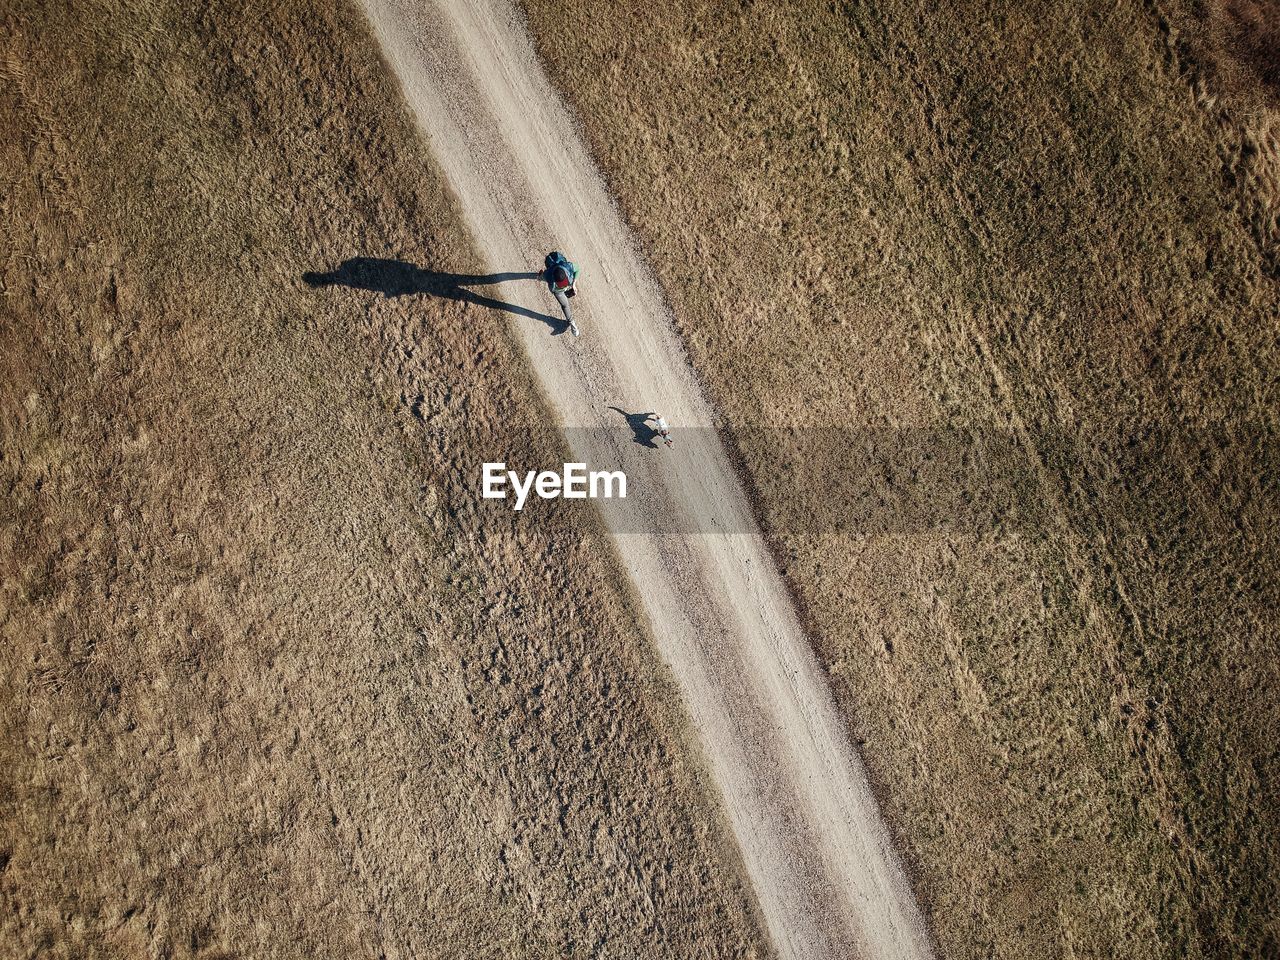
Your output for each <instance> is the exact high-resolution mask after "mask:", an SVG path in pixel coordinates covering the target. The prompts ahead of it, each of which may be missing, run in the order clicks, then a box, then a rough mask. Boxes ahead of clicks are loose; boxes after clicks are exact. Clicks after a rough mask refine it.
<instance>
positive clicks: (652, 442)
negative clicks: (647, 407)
mask: <svg viewBox="0 0 1280 960" xmlns="http://www.w3.org/2000/svg"><path fill="white" fill-rule="evenodd" d="M609 409H610V410H613V411H615V412H617V413H620V414H622V416H624V417H626V418H627V426H629V427H630V428H631V440H632V442H633V443H638V444H640V446H642V447H648V448H649V449H650V450H657V449H658V444H657V439H658V431H657V430H655V429H653V427H651V426H649V418H650V417H652V416H654V414H653V412H652V411H650V412H649V413H627V411H625V410H623V409H622V408H621V407H610V408H609Z"/></svg>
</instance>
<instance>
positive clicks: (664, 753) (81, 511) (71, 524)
mask: <svg viewBox="0 0 1280 960" xmlns="http://www.w3.org/2000/svg"><path fill="white" fill-rule="evenodd" d="M258 6H259V5H253V4H250V5H248V7H247V8H242V7H241V6H239V5H236V4H230V3H222V2H215V3H214V4H213V5H212V6H207V7H202V8H201V11H200V12H199V13H196V14H192V13H191V12H190V10H191V8H190V7H188V6H185V5H183V4H178V3H155V4H142V5H137V4H126V3H122V2H112V3H87V2H86V3H81V2H74V3H71V4H69V5H65V6H64V5H48V4H41V3H29V2H18V3H16V4H15V3H9V4H7V5H6V6H5V9H4V11H3V13H0V131H2V133H3V135H0V231H2V235H3V241H2V242H0V284H2V290H0V292H2V294H3V299H2V301H0V402H2V403H3V416H0V453H2V455H3V470H2V473H0V477H2V480H0V482H2V484H3V494H2V496H0V576H2V579H3V588H2V591H3V592H2V593H0V631H2V635H3V645H2V647H0V685H2V689H0V711H2V712H3V713H2V716H3V723H2V724H0V954H3V955H4V956H7V957H27V956H30V957H35V956H40V957H46V956H50V957H77V958H80V957H120V956H139V957H141V956H154V957H195V956H198V957H205V958H212V957H233V956H235V957H239V956H253V957H267V956H279V957H306V958H311V957H319V956H326V957H341V958H350V957H512V956H538V957H546V956H601V957H605V956H612V957H635V956H673V957H675V956H679V957H689V956H759V955H762V954H764V953H767V948H766V946H765V945H764V941H763V939H762V936H761V934H760V932H759V928H758V925H757V922H756V919H755V912H754V907H753V906H752V904H751V901H750V896H749V893H748V892H747V891H745V890H744V888H743V886H742V883H741V881H740V880H739V879H738V878H739V875H740V874H739V867H738V864H737V861H736V854H735V853H734V852H733V850H732V848H731V845H730V844H729V843H728V842H727V841H726V839H725V834H724V832H723V829H722V827H721V825H720V823H721V821H720V820H719V812H718V808H717V807H716V804H715V802H714V800H713V799H712V798H710V797H709V796H708V794H707V791H706V789H705V787H704V785H703V783H702V781H701V774H700V773H699V769H700V768H699V762H698V759H697V757H696V755H694V753H693V752H692V751H691V749H690V748H689V747H688V746H687V745H686V742H685V735H684V728H683V724H684V720H683V715H682V714H681V712H680V710H679V708H678V707H677V706H676V705H675V703H674V698H673V694H672V689H671V686H670V684H669V681H668V680H667V679H666V677H665V675H664V674H663V671H662V669H661V668H660V666H659V665H658V664H657V663H656V662H655V659H654V654H653V652H652V650H651V647H650V645H649V641H648V639H647V637H646V634H645V632H644V630H643V628H642V626H640V625H638V624H637V622H636V619H637V616H636V612H635V609H634V607H633V604H632V600H631V599H630V597H629V595H628V594H627V592H626V590H625V588H624V587H622V586H621V585H620V584H621V583H622V576H621V574H620V572H619V569H618V567H617V566H616V565H615V563H614V560H613V557H612V554H611V551H610V548H609V546H608V542H607V541H606V540H605V539H604V538H603V537H601V536H599V535H598V534H594V533H591V532H587V533H583V532H582V530H583V529H584V527H585V528H587V529H588V531H589V528H590V525H589V524H587V525H584V524H583V523H581V522H575V523H574V524H572V525H569V524H560V523H559V521H558V519H557V516H556V515H555V514H554V512H552V511H548V512H547V513H546V514H545V515H544V517H543V518H542V522H541V523H539V524H538V525H536V526H534V525H531V524H524V525H517V523H516V522H515V521H514V519H513V516H514V515H513V514H511V513H510V512H509V511H508V510H507V509H506V507H504V506H499V505H486V506H494V509H493V510H491V511H488V510H482V509H481V508H480V506H479V505H478V504H477V501H476V492H477V485H478V476H479V463H480V462H481V461H482V460H483V459H487V458H489V457H492V456H493V455H494V454H498V455H499V456H501V455H502V454H503V453H504V452H507V451H511V450H517V451H519V452H520V455H521V457H522V459H524V460H529V461H531V462H535V463H548V464H549V463H556V462H559V460H558V457H559V455H560V454H561V449H560V443H561V440H560V439H559V437H558V436H557V435H556V434H555V433H554V432H553V431H551V430H549V429H547V428H546V427H545V426H544V424H545V422H546V417H547V414H546V411H545V408H544V407H543V404H542V401H541V399H540V398H539V397H538V396H537V395H536V394H535V392H534V391H533V389H532V388H531V387H530V386H529V383H530V380H529V377H528V373H527V370H526V368H525V366H524V364H523V361H522V359H521V358H520V356H519V354H518V351H516V350H515V349H514V348H513V346H512V341H511V340H510V339H509V331H508V326H507V324H508V322H509V318H508V315H506V314H504V313H502V312H500V311H497V310H494V309H491V308H489V307H486V306H484V305H483V304H479V303H475V302H472V303H466V302H461V301H459V300H458V299H452V298H449V297H447V296H446V297H444V298H432V297H429V296H425V295H403V296H384V295H383V293H382V292H379V290H380V289H381V290H389V291H390V292H392V293H395V292H397V289H396V288H397V287H399V288H403V287H404V286H405V284H408V287H409V288H415V282H416V281H415V277H417V276H418V275H417V274H416V273H415V270H414V268H412V267H394V266H384V267H382V268H379V269H380V270H381V271H382V273H379V274H377V275H375V276H372V277H371V278H366V279H369V283H367V284H365V286H372V287H373V289H372V290H370V289H359V287H360V286H361V284H359V283H357V284H356V285H355V288H353V287H351V286H342V285H337V286H333V285H330V286H325V285H318V286H314V287H312V286H309V285H308V284H306V283H304V282H303V279H302V277H303V275H304V274H305V273H307V272H309V271H314V272H320V273H324V272H327V271H331V270H333V269H334V268H336V267H337V266H338V265H339V264H340V263H341V262H343V261H345V260H347V259H348V258H352V257H356V256H367V257H381V258H390V259H392V260H395V259H403V260H404V261H407V262H410V263H412V264H416V265H417V266H420V267H429V268H431V269H433V270H437V271H444V272H457V273H467V272H470V271H474V270H475V269H476V266H477V264H475V263H474V262H472V261H471V259H470V256H471V254H470V247H469V243H468V240H467V239H466V238H465V237H464V236H463V235H462V234H461V233H460V230H459V228H458V226H457V223H458V216H457V211H456V210H454V209H452V207H451V203H450V201H449V199H448V198H447V197H446V196H445V194H444V193H443V191H442V189H441V186H440V183H439V181H438V180H437V179H436V175H435V173H434V169H433V166H432V163H431V160H430V158H429V157H428V156H426V155H425V154H424V151H423V148H422V147H421V145H420V144H419V142H418V139H417V137H416V135H415V134H414V132H413V131H412V130H411V129H410V128H409V123H408V120H407V119H406V116H405V114H404V111H403V109H402V106H401V104H400V101H399V95H398V92H397V91H396V90H395V89H394V88H393V86H392V84H391V83H390V81H389V80H388V78H387V74H386V72H385V70H384V68H383V65H382V64H381V63H380V62H379V61H378V59H377V56H376V54H375V53H374V52H373V49H372V46H371V41H370V40H369V39H368V37H367V35H366V33H365V31H364V27H363V24H362V22H361V20H360V19H359V17H358V15H356V14H353V13H352V12H351V11H349V10H346V9H345V8H344V7H339V8H338V9H335V8H334V7H333V6H331V5H328V4H309V3H306V2H302V0H286V2H284V3H280V4H270V5H265V7H264V8H263V9H262V10H257V7H258ZM406 278H407V279H406ZM357 279H358V278H357ZM425 285H426V286H428V287H430V286H431V284H425ZM436 286H439V284H438V283H437V284H436ZM400 292H403V290H401V291H400ZM575 531H576V532H575Z"/></svg>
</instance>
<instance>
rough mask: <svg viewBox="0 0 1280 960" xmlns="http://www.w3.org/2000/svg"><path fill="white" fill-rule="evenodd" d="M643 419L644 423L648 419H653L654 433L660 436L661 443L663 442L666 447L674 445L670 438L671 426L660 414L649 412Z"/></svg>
mask: <svg viewBox="0 0 1280 960" xmlns="http://www.w3.org/2000/svg"><path fill="white" fill-rule="evenodd" d="M644 419H645V422H646V423H647V422H649V421H650V420H652V421H653V430H654V433H656V434H657V435H658V436H660V437H661V438H662V442H663V443H665V444H666V445H667V446H668V447H670V446H673V445H674V442H673V441H672V439H671V427H670V426H668V425H667V421H666V420H665V419H664V418H663V417H662V415H661V414H657V413H651V414H649V416H647V417H645V418H644Z"/></svg>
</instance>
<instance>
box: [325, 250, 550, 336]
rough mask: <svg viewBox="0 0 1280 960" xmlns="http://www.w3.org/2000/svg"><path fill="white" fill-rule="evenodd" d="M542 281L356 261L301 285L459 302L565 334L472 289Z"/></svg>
mask: <svg viewBox="0 0 1280 960" xmlns="http://www.w3.org/2000/svg"><path fill="white" fill-rule="evenodd" d="M539 277H540V274H538V273H537V272H528V273H480V274H474V273H440V272H438V271H435V270H423V269H422V268H421V267H415V266H414V265H413V264H412V263H406V262H405V261H403V260H384V259H382V258H380V257H353V258H351V259H350V260H345V261H343V262H342V264H341V265H340V266H339V267H338V268H337V269H336V270H332V271H330V272H329V273H316V272H313V271H308V272H307V273H304V274H303V275H302V282H303V283H305V284H306V285H307V286H309V287H351V288H352V289H353V290H372V291H373V292H375V293H380V294H382V295H383V296H384V297H388V298H391V297H404V296H409V295H411V294H415V293H420V294H426V295H427V296H429V297H443V298H444V299H446V300H459V301H461V302H462V303H474V304H476V305H477V306H480V307H489V308H490V309H492V310H503V311H505V312H507V313H514V314H515V315H516V316H520V317H528V318H529V319H530V320H541V321H542V322H543V323H545V324H546V325H547V326H549V327H550V328H551V332H552V333H553V334H557V335H558V334H561V333H564V332H565V331H566V330H568V329H569V324H568V323H566V322H565V321H564V320H563V319H562V318H560V317H553V316H550V315H549V314H545V313H538V312H537V311H534V310H529V309H527V308H526V307H521V306H517V305H516V304H514V303H507V302H506V301H504V300H496V299H494V298H493V297H487V296H485V295H484V294H482V293H476V292H475V291H474V290H472V289H470V288H471V287H483V286H489V285H491V284H495V283H506V282H507V281H509V280H537V279H539Z"/></svg>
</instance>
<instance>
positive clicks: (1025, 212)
mask: <svg viewBox="0 0 1280 960" xmlns="http://www.w3.org/2000/svg"><path fill="white" fill-rule="evenodd" d="M524 5H525V8H526V10H527V12H528V15H529V18H530V21H531V25H532V29H533V32H534V34H535V36H536V38H537V39H538V41H539V49H540V52H541V54H542V56H543V57H544V59H545V61H546V62H547V64H548V67H549V70H550V71H551V74H552V76H553V78H554V79H555V80H556V81H557V82H558V84H559V86H560V87H561V89H562V90H563V91H564V92H565V94H566V96H567V97H568V98H569V99H570V101H571V103H572V105H573V106H574V107H575V108H576V111H577V113H578V114H579V116H580V119H581V122H582V124H583V127H584V128H585V131H586V133H587V135H588V138H589V140H590V142H591V143H592V145H593V149H594V151H595V153H596V155H597V157H598V159H599V160H600V162H601V164H602V166H603V168H604V171H605V174H606V176H607V177H608V178H609V179H610V181H611V183H612V185H613V188H614V191H615V193H616V195H617V196H618V198H619V201H620V203H621V205H622V207H623V209H624V211H625V213H626V214H627V216H628V218H629V220H630V221H631V223H632V224H633V225H634V227H635V229H636V231H637V233H638V235H639V236H640V238H641V240H642V242H643V243H644V244H645V245H646V246H647V247H648V249H649V251H650V252H651V254H652V258H651V259H652V263H653V265H654V268H655V270H656V271H657V272H658V273H659V274H660V277H661V279H662V281H663V284H664V287H665V289H666V291H667V293H668V295H669V297H670V300H671V302H672V304H673V307H674V310H675V314H676V318H677V322H678V323H679V324H680V326H681V328H682V331H683V334H684V337H685V339H686V342H687V344H688V346H689V349H690V351H691V354H692V357H693V360H694V363H695V366H697V368H698V369H699V371H700V372H701V373H702V374H703V375H704V377H705V378H706V382H707V386H708V388H709V391H710V393H711V395H712V397H713V399H714V400H715V402H716V403H717V405H718V407H719V409H720V411H721V412H722V413H723V415H724V418H725V421H726V429H727V431H728V433H729V434H730V435H731V436H732V438H733V439H734V441H735V442H736V443H737V445H738V448H739V452H740V455H741V461H742V465H743V469H744V472H745V474H746V476H747V478H748V480H749V481H750V483H751V484H752V485H753V487H754V490H755V493H756V497H757V502H758V507H759V509H760V511H761V515H762V518H763V521H764V523H765V525H766V527H767V529H768V530H769V533H770V537H771V541H772V543H773V546H774V548H775V550H776V553H777V556H778V559H779V563H780V564H781V566H782V568H783V569H784V571H785V572H786V575H787V577H788V580H789V582H790V584H791V587H792V589H793V590H794V591H795V593H796V595H797V597H798V598H799V600H800V602H801V604H802V607H803V609H804V610H805V613H806V616H807V618H808V622H809V625H810V627H811V630H812V633H813V636H814V640H815V644H816V647H817V650H818V653H819V655H820V658H821V660H822V661H823V663H824V664H825V666H826V668H827V669H828V671H829V672H830V676H831V678H832V681H833V683H834V685H835V687H836V691H837V695H838V698H839V700H840V702H841V704H842V706H843V709H844V711H845V715H846V716H847V718H848V723H849V729H850V732H851V735H852V736H853V737H855V738H856V741H857V742H858V744H860V746H861V748H862V750H863V753H864V755H865V757H866V759H867V762H868V765H869V767H870V768H871V770H872V772H873V774H874V776H875V778H876V780H877V781H878V784H879V792H880V795H881V797H882V800H883V803H884V806H885V810H886V812H887V815H888V817H889V818H890V820H891V822H892V824H893V826H894V829H895V831H896V833H897V835H898V837H899V838H900V843H901V845H902V847H903V849H904V851H905V852H906V853H907V855H908V857H909V859H910V861H911V863H912V865H913V870H914V873H915V876H916V882H917V887H918V890H919V892H920V894H921V895H922V897H923V898H924V900H925V902H926V903H927V905H928V908H929V910H930V913H931V917H932V923H933V925H934V929H935V932H936V934H937V937H938V939H939V942H940V945H941V948H942V952H943V953H944V955H946V956H948V957H954V958H969V957H973V958H977V957H1008V958H1027V960H1031V958H1035V960H1040V958H1047V957H1123V958H1157V957H1162V958H1197V957H1241V958H1243V957H1258V956H1269V955H1275V954H1276V953H1277V952H1280V925H1278V921H1277V917H1278V916H1280V914H1277V912H1276V910H1275V904H1277V903H1280V889H1278V887H1277V884H1278V883H1280V880H1278V878H1280V812H1278V811H1277V808H1276V800H1275V797H1276V795H1277V774H1278V773H1280V754H1278V753H1277V746H1276V745H1277V743H1280V697H1278V696H1277V694H1276V690H1277V686H1278V681H1280V667H1277V656H1276V654H1277V644H1276V622H1277V613H1278V612H1280V596H1278V592H1280V582H1278V579H1277V576H1276V557H1277V555H1278V554H1277V549H1278V547H1280V543H1278V542H1277V538H1278V534H1277V529H1278V524H1277V520H1278V519H1280V518H1278V516H1277V514H1278V512H1280V511H1277V504H1276V491H1277V479H1278V478H1277V463H1276V454H1275V450H1276V411H1277V409H1280V354H1278V352H1277V351H1278V348H1277V332H1278V329H1277V317H1278V316H1280V291H1278V289H1277V280H1276V268H1275V264H1276V262H1277V261H1276V249H1275V246H1274V244H1275V241H1276V240H1277V236H1276V233H1275V224H1276V222H1277V221H1276V213H1277V207H1276V197H1277V194H1276V192H1275V189H1274V185H1275V183H1276V182H1277V180H1276V171H1277V170H1278V169H1280V167H1277V166H1276V165H1275V162H1274V161H1275V158H1276V156H1277V152H1276V142H1275V133H1274V131H1275V129H1276V127H1275V126H1274V120H1275V106H1274V101H1273V96H1274V91H1272V92H1271V93H1268V92H1267V86H1268V85H1269V84H1273V82H1274V80H1273V78H1271V76H1270V73H1269V72H1268V71H1271V69H1272V67H1273V66H1274V62H1273V61H1270V60H1267V59H1266V57H1267V54H1268V51H1269V53H1270V56H1272V57H1274V53H1275V51H1274V49H1273V45H1272V44H1271V42H1270V40H1268V39H1266V35H1265V34H1264V35H1262V38H1261V39H1259V35H1258V34H1257V33H1256V32H1254V33H1250V31H1251V30H1254V27H1250V26H1249V24H1250V23H1253V24H1254V25H1255V27H1256V25H1257V23H1264V24H1265V23H1270V24H1271V27H1272V28H1274V26H1275V23H1276V21H1275V19H1274V8H1273V7H1271V6H1270V5H1267V6H1264V5H1262V4H1246V3H1237V4H1231V5H1228V7H1229V9H1226V10H1225V12H1224V10H1223V9H1220V8H1217V7H1211V8H1209V9H1208V10H1199V9H1192V8H1190V7H1185V6H1183V5H1180V4H1172V3H1170V4H1165V3H1149V4H1138V3H1121V4H1118V5H1111V4H1099V3H1085V4H1050V3H1030V4H1013V3H1007V4H999V5H996V6H995V7H994V8H993V7H992V6H991V5H989V4H960V5H949V6H948V5H944V6H942V7H939V6H938V5H937V4H926V3H914V2H907V0H886V2H880V3H869V4H866V3H855V4H828V3H822V2H805V3H799V4H791V5H780V4H757V3H678V2H668V3H660V4H656V5H655V4H633V3H628V2H614V3H604V4H599V3H595V4H588V3H584V2H579V0H525V2H524ZM1245 7H1248V8H1249V9H1248V10H1246V11H1245V13H1244V14H1241V13H1240V11H1241V10H1243V9H1244V8H1245ZM1257 10H1262V11H1263V12H1264V14H1265V15H1264V16H1263V18H1262V19H1261V20H1258V19H1257V18H1256V17H1254V18H1253V19H1252V20H1251V19H1250V18H1251V17H1252V16H1253V14H1252V13H1250V12H1249V11H1254V12H1255V13H1256V11H1257ZM1233 11H1234V13H1233ZM1206 17H1207V18H1208V19H1209V20H1210V21H1212V22H1214V23H1217V24H1218V26H1217V27H1215V28H1213V29H1212V30H1210V29H1206V28H1204V26H1203V24H1204V23H1205V20H1204V19H1203V18H1206ZM1223 17H1225V18H1226V19H1225V20H1223V19H1222V18H1223ZM1214 18H1217V19H1216V20H1215V19H1214ZM1268 18H1270V19H1268ZM1223 23H1226V26H1222V24H1223ZM1242 25H1243V26H1242ZM1215 31H1216V32H1215ZM566 36H568V37H571V42H565V38H566ZM1215 38H1217V39H1216V40H1215ZM1193 41H1194V42H1193ZM1219 41H1220V42H1219ZM1215 44H1216V45H1215ZM1231 58H1234V59H1231ZM1215 64H1217V68H1216V69H1215ZM1251 78H1252V79H1251ZM1228 80H1229V81H1230V82H1229V83H1228V82H1227V81H1228ZM1251 84H1252V86H1251ZM793 426H798V427H801V428H815V429H816V428H823V429H828V428H838V430H837V431H836V435H838V436H839V437H841V438H842V440H841V442H840V443H831V444H825V445H824V444H820V443H813V442H810V443H808V444H807V446H806V447H805V449H806V450H807V452H808V456H809V457H810V458H812V459H811V461H810V462H809V463H807V464H805V465H803V466H804V469H802V470H799V471H796V470H793V469H791V466H790V465H789V463H788V460H789V458H790V457H791V455H792V451H793V450H794V449H795V447H794V446H792V445H791V444H792V440H791V439H788V438H794V435H793V434H791V433H789V432H788V431H786V430H782V429H779V430H769V429H765V428H767V427H779V428H785V427H793ZM895 432H896V433H898V434H900V435H901V436H902V437H903V438H904V440H903V443H902V445H901V446H902V449H900V450H897V451H894V450H893V449H892V448H891V447H890V450H889V453H888V454H887V455H886V456H884V457H883V458H866V457H862V458H857V459H854V460H852V461H848V460H845V459H844V456H843V454H844V453H847V452H848V451H850V450H853V451H858V450H861V449H864V448H865V447H867V446H868V445H871V444H874V445H877V446H876V448H877V449H879V450H883V449H885V447H886V443H885V440H884V438H885V437H892V436H893V435H894V434H895ZM815 435H816V434H810V437H812V436H815ZM802 436H803V435H802ZM922 436H924V437H929V436H933V437H935V438H936V439H935V442H936V444H937V445H938V449H937V450H930V448H929V444H928V443H927V442H922V440H921V437H922ZM867 438H871V439H870V440H868V439H867ZM957 451H959V453H957ZM1010 451H1012V452H1013V454H1014V456H1013V457H1012V458H1010ZM957 456H958V457H959V461H960V462H962V463H963V464H964V465H965V469H964V470H963V471H959V472H957V474H956V476H955V478H954V480H953V482H952V486H951V487H950V488H949V489H948V490H946V491H944V492H945V493H946V494H947V496H946V497H944V498H943V500H942V501H941V502H943V503H953V502H965V503H979V504H985V505H987V507H988V508H989V509H986V510H985V511H982V510H980V511H976V513H975V515H978V516H984V517H986V520H985V521H984V522H983V523H970V522H956V519H955V518H954V517H951V516H948V515H946V513H945V512H943V511H941V510H939V511H936V512H935V513H934V514H933V515H932V516H930V515H929V514H928V511H925V513H924V514H919V513H916V514H913V515H912V518H911V519H910V521H909V522H908V521H907V520H905V519H904V520H903V522H902V523H900V524H899V525H898V526H897V527H896V528H895V527H894V524H893V521H894V518H895V517H897V516H899V514H898V513H896V511H898V510H899V507H900V505H901V504H902V503H904V502H906V501H911V500H912V498H915V497H918V495H919V494H918V491H917V490H916V489H915V487H914V485H913V479H912V478H913V476H914V475H915V474H916V472H917V471H925V472H927V471H929V469H930V467H929V461H930V459H931V458H933V459H938V458H942V459H946V460H948V461H954V460H955V458H957ZM850 464H853V465H854V468H855V469H858V470H859V475H858V476H857V477H856V478H850V483H853V484H857V485H859V486H862V487H870V488H871V491H872V492H873V493H874V494H875V495H874V496H869V497H863V498H861V499H859V500H857V501H856V504H855V506H854V507H852V508H850V509H851V510H853V511H860V512H852V513H848V514H846V516H844V517H843V518H841V520H842V523H841V524H840V525H839V529H835V527H836V525H835V524H831V525H828V526H826V527H821V526H820V527H819V528H817V529H815V525H814V523H813V522H812V518H814V517H826V518H830V517H831V509H830V506H829V502H830V500H831V498H833V497H840V496H841V495H842V491H841V490H840V489H839V488H833V487H832V486H831V485H830V484H829V483H827V482H826V481H825V480H818V481H814V482H807V483H802V485H801V486H800V487H799V488H795V487H793V486H792V481H793V479H794V478H796V477H797V476H799V477H818V478H821V477H824V476H829V475H831V474H832V473H836V474H838V473H839V471H840V470H841V469H843V468H845V467H846V466H849V465H850ZM1009 464H1012V465H1013V466H1015V467H1016V468H1017V470H1018V471H1019V477H1022V478H1024V479H1025V482H1023V480H1022V479H1018V478H1015V480H1016V481H1017V482H1014V483H1012V484H1005V482H1004V481H1005V480H1006V479H1007V478H1006V477H1005V476H1004V474H1003V470H1004V466H1005V465H1009ZM997 469H998V470H1000V471H1001V476H999V477H992V476H990V475H989V474H990V473H991V471H993V470H997ZM988 484H989V485H988ZM993 491H1002V495H1004V494H1007V499H1005V500H1002V501H999V502H996V501H993V500H992V498H993V497H994V496H995V493H993ZM922 516H923V517H924V519H925V520H927V521H928V522H922V521H921V517H922Z"/></svg>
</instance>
